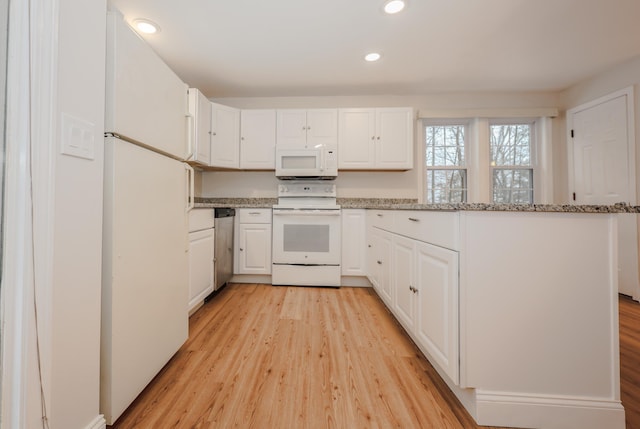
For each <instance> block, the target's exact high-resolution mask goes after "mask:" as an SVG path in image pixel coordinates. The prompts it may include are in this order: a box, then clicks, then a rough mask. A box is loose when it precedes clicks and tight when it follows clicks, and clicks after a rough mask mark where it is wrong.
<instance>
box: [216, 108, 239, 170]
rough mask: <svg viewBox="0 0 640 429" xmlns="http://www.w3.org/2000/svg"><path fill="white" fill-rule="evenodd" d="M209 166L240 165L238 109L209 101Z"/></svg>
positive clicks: (225, 166)
mask: <svg viewBox="0 0 640 429" xmlns="http://www.w3.org/2000/svg"><path fill="white" fill-rule="evenodd" d="M211 166H213V167H224V168H239V167H240V110H238V109H235V108H233V107H229V106H223V105H221V104H216V103H211Z"/></svg>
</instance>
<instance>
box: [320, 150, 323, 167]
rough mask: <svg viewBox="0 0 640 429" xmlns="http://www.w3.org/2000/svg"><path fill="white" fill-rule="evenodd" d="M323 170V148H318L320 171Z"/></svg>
mask: <svg viewBox="0 0 640 429" xmlns="http://www.w3.org/2000/svg"><path fill="white" fill-rule="evenodd" d="M323 171H324V148H320V172H321V173H322V172H323Z"/></svg>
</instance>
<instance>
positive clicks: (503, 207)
mask: <svg viewBox="0 0 640 429" xmlns="http://www.w3.org/2000/svg"><path fill="white" fill-rule="evenodd" d="M276 203H277V198H200V197H196V201H195V207H196V208H216V207H218V208H219V207H230V208H271V207H273V205H275V204H276ZM337 203H338V205H340V207H342V208H343V209H377V210H435V211H465V210H470V211H500V212H552V213H640V206H631V205H628V204H623V203H618V204H614V205H573V204H485V203H456V204H419V203H418V202H417V200H413V199H397V198H338V199H337Z"/></svg>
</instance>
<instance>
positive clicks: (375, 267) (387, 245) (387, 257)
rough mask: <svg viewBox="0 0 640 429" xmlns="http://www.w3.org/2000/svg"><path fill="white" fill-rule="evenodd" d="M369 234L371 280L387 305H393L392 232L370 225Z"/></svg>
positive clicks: (368, 265)
mask: <svg viewBox="0 0 640 429" xmlns="http://www.w3.org/2000/svg"><path fill="white" fill-rule="evenodd" d="M368 231H369V232H368V234H367V242H368V244H367V273H368V277H369V281H370V282H371V284H372V285H373V287H374V289H375V290H376V292H377V293H378V296H380V298H381V299H382V300H383V301H384V302H385V304H386V305H387V307H390V308H391V307H392V306H393V295H394V294H393V290H392V289H391V286H392V284H391V234H390V233H388V232H387V231H383V230H381V229H378V228H375V227H370V228H369V230H368Z"/></svg>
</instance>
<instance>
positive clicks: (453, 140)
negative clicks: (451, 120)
mask: <svg viewBox="0 0 640 429" xmlns="http://www.w3.org/2000/svg"><path fill="white" fill-rule="evenodd" d="M465 128H466V127H465V126H464V125H452V124H448V125H427V126H426V127H425V146H426V154H425V155H426V167H427V168H426V176H427V177H426V185H427V203H429V204H438V203H461V202H466V201H467V170H466V168H465V162H466V161H465Z"/></svg>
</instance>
